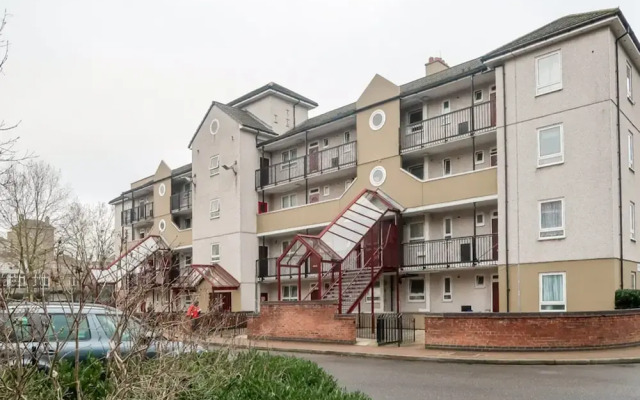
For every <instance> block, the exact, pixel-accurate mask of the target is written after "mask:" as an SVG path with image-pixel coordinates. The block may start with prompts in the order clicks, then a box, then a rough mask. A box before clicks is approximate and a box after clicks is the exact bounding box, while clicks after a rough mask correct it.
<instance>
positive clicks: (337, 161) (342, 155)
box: [255, 142, 356, 189]
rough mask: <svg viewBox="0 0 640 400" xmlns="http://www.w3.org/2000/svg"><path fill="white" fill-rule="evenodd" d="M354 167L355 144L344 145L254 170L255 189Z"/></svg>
mask: <svg viewBox="0 0 640 400" xmlns="http://www.w3.org/2000/svg"><path fill="white" fill-rule="evenodd" d="M355 165H356V142H349V143H345V144H343V145H340V146H336V147H332V148H329V149H324V150H321V151H317V152H315V153H310V154H306V155H304V156H301V157H297V158H294V159H291V160H287V161H283V162H280V163H277V164H273V165H270V166H268V167H264V168H260V169H257V170H256V177H255V178H256V189H260V188H263V187H265V186H271V185H277V184H279V183H283V182H289V181H292V180H295V179H298V178H305V177H307V176H315V175H321V174H325V173H329V172H333V171H337V170H340V169H343V168H348V167H351V166H355Z"/></svg>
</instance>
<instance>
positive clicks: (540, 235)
mask: <svg viewBox="0 0 640 400" xmlns="http://www.w3.org/2000/svg"><path fill="white" fill-rule="evenodd" d="M556 201H559V202H560V204H561V205H562V213H561V216H562V225H561V226H559V227H556V228H545V229H542V204H544V203H553V202H556ZM565 213H566V212H565V204H564V197H558V198H555V199H547V200H540V201H538V240H555V239H564V238H565V237H566V235H567V231H566V219H565ZM553 231H562V234H561V235H558V236H542V233H543V232H553Z"/></svg>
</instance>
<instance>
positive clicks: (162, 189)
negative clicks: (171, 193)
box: [158, 183, 167, 196]
mask: <svg viewBox="0 0 640 400" xmlns="http://www.w3.org/2000/svg"><path fill="white" fill-rule="evenodd" d="M165 193H167V187H166V186H165V185H164V183H161V184H160V186H159V187H158V194H159V195H160V196H164V194H165Z"/></svg>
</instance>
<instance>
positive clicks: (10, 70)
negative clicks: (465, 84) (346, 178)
mask: <svg viewBox="0 0 640 400" xmlns="http://www.w3.org/2000/svg"><path fill="white" fill-rule="evenodd" d="M616 6H620V7H621V8H622V11H623V12H624V13H625V16H626V17H627V19H628V20H629V22H630V23H631V25H632V27H634V28H635V30H636V31H638V32H640V1H637V0H618V1H609V0H580V1H564V0H563V1H560V0H553V1H548V0H544V1H540V0H529V1H504V2H498V1H482V2H480V1H477V0H471V1H453V0H451V1H441V2H434V1H424V0H422V1H420V0H418V1H400V0H389V1H372V0H366V1H365V0H362V1H347V0H335V1H332V0H322V1H307V0H305V1H300V0H297V1H293V0H292V1H276V0H268V1H265V0H258V1H239V0H233V1H231V0H229V1H212V0H207V1H205V0H175V1H164V0H135V1H134V0H126V1H124V0H119V1H116V0H109V1H107V0H101V1H99V0H76V1H71V0H69V1H64V0H58V1H53V0H41V1H35V0H0V8H6V9H7V11H8V12H9V13H10V14H11V17H10V19H9V24H8V26H7V28H6V32H5V39H8V40H9V41H10V45H11V47H10V53H9V60H8V62H7V64H6V67H5V70H4V74H3V75H2V76H0V119H4V120H5V121H7V122H17V121H21V123H20V126H19V128H17V130H16V131H15V132H16V134H18V135H19V136H20V148H21V149H26V150H30V151H32V152H34V153H35V154H37V155H38V156H39V157H40V158H42V159H44V160H46V161H47V162H49V163H51V164H53V165H54V166H56V167H58V168H59V169H60V170H61V172H62V175H63V179H64V180H65V181H66V182H68V183H69V184H70V185H71V187H72V188H73V189H74V190H75V192H76V193H77V195H78V196H79V197H80V199H81V200H84V201H92V202H93V201H108V200H110V199H112V198H113V197H116V196H117V195H118V194H119V193H120V192H122V191H123V190H125V189H127V188H128V185H129V184H130V182H132V181H134V180H136V179H139V178H141V177H144V176H147V175H151V174H152V173H154V172H155V169H156V167H157V165H158V163H159V162H160V160H165V161H166V162H167V163H168V164H169V166H170V167H172V168H176V167H178V166H180V165H183V164H186V163H189V162H190V161H191V153H190V151H189V150H188V149H187V145H188V143H189V140H190V138H191V136H192V135H193V133H194V131H195V129H196V127H197V125H198V123H199V122H200V120H201V119H202V117H203V115H204V113H205V112H206V110H207V108H208V107H209V104H210V103H211V101H212V100H217V101H222V102H227V101H230V100H232V99H233V98H235V97H238V96H240V95H242V94H244V93H246V92H248V91H250V90H252V89H255V88H257V87H259V86H261V85H264V84H266V83H268V82H270V81H274V82H277V83H279V84H281V85H284V86H286V87H288V88H290V89H292V90H294V91H296V92H298V93H300V94H302V95H304V96H307V97H309V98H311V99H313V100H315V101H316V102H318V103H319V104H320V106H319V107H318V108H317V109H315V110H313V111H312V113H313V114H312V115H317V114H319V113H322V112H325V111H328V110H331V109H332V108H335V107H339V106H342V105H345V104H347V103H350V102H352V101H355V100H356V99H357V98H358V96H359V95H360V93H361V92H362V91H363V90H364V88H365V86H366V85H367V83H368V82H369V80H370V79H371V78H372V77H373V75H374V74H376V73H379V74H381V75H382V76H384V77H386V78H387V79H390V80H391V81H392V82H394V83H396V84H403V83H406V82H408V81H411V80H414V79H416V78H419V77H420V76H422V75H423V74H424V63H425V62H426V61H427V59H428V57H429V56H442V58H444V59H445V61H447V62H448V63H449V65H454V64H458V63H461V62H464V61H467V60H469V59H471V58H475V57H478V56H480V55H482V54H483V53H486V52H487V51H489V50H492V49H494V48H496V47H498V46H500V45H502V44H504V43H507V42H509V41H510V40H512V39H515V38H516V37H518V36H520V35H522V34H525V33H527V32H529V31H531V30H533V29H536V28H538V27H539V26H541V25H544V24H545V23H548V22H550V21H552V20H554V19H556V18H559V17H561V16H564V15H567V14H571V13H577V12H584V11H590V10H596V9H602V8H609V7H616Z"/></svg>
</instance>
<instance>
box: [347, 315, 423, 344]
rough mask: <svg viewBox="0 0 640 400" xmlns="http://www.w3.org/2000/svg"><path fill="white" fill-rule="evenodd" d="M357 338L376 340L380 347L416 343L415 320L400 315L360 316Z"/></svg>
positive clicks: (358, 318) (357, 321) (357, 322)
mask: <svg viewBox="0 0 640 400" xmlns="http://www.w3.org/2000/svg"><path fill="white" fill-rule="evenodd" d="M356 336H357V337H359V338H365V339H376V342H377V343H378V345H379V346H383V345H386V344H394V343H395V344H397V345H398V346H400V345H401V344H402V343H414V342H415V341H416V321H415V318H412V317H410V316H407V315H404V314H398V313H383V314H378V315H372V314H358V317H357V318H356Z"/></svg>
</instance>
